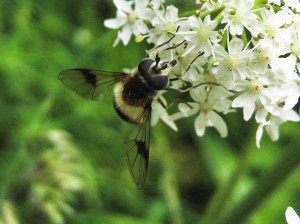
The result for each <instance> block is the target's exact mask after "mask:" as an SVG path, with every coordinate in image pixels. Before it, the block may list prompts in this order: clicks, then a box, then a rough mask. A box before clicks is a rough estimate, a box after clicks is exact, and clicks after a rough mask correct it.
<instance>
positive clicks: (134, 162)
mask: <svg viewBox="0 0 300 224" xmlns="http://www.w3.org/2000/svg"><path fill="white" fill-rule="evenodd" d="M176 64H177V60H175V59H174V60H171V61H161V59H160V57H159V56H158V54H157V55H156V57H155V60H153V59H151V58H145V59H143V60H142V61H140V63H139V64H138V66H137V68H136V69H134V70H133V71H132V72H129V73H125V72H106V71H99V70H93V69H82V68H75V69H68V70H64V71H62V72H61V73H60V75H59V79H60V80H61V81H62V82H63V84H64V85H65V86H66V87H67V88H69V89H71V90H73V91H75V92H76V93H77V94H78V95H80V96H82V97H85V98H88V99H91V100H96V101H97V100H99V96H100V95H101V94H102V93H103V92H105V90H107V89H108V88H110V87H113V86H114V97H113V105H114V108H115V110H116V112H117V113H118V114H119V116H120V117H121V118H122V119H124V120H125V121H127V122H129V123H133V124H135V127H134V128H133V129H132V131H131V132H130V133H129V135H128V136H127V138H126V140H125V143H126V145H127V147H128V151H127V153H126V155H127V163H128V166H129V170H130V173H131V176H132V179H133V180H134V182H135V183H136V185H137V188H138V189H141V188H143V186H144V184H145V181H146V176H147V171H148V163H149V142H150V120H151V110H152V102H153V100H155V99H157V100H158V102H159V103H160V104H161V105H162V106H163V107H164V108H165V109H166V108H167V106H166V105H164V103H163V102H162V100H161V99H160V98H159V97H157V95H158V93H159V91H161V90H171V91H178V92H187V91H189V90H190V89H191V88H195V87H197V86H200V85H202V84H205V83H201V84H198V85H195V86H192V87H189V88H187V89H174V88H171V87H169V84H170V82H172V81H175V80H178V79H179V78H172V79H170V78H169V77H168V74H169V73H170V70H171V68H172V67H173V66H175V65H176Z"/></svg>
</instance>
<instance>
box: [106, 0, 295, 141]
mask: <svg viewBox="0 0 300 224" xmlns="http://www.w3.org/2000/svg"><path fill="white" fill-rule="evenodd" d="M114 4H115V5H116V7H117V16H116V18H113V19H108V20H106V21H105V22H104V24H105V26H106V27H108V28H112V29H117V30H118V37H117V39H116V41H115V45H116V44H117V43H118V42H119V41H122V42H123V44H125V45H126V44H128V42H129V40H130V38H131V36H132V35H134V36H135V39H136V41H137V42H139V41H143V40H146V41H147V42H149V43H151V44H153V45H154V46H158V45H160V44H162V45H163V43H165V42H168V43H167V44H165V45H163V46H161V47H160V48H158V49H157V51H158V52H160V56H161V58H162V59H164V60H168V61H170V60H174V59H175V60H177V62H178V63H177V65H176V66H174V68H173V71H172V73H173V74H175V75H176V76H177V77H178V78H179V79H180V80H181V81H180V83H172V84H173V85H175V86H180V88H185V85H187V84H189V85H199V84H200V83H207V85H199V87H198V88H194V89H192V90H191V91H190V95H191V98H192V99H193V101H194V102H189V104H179V106H178V108H179V112H178V113H176V114H173V115H172V116H170V118H169V119H166V116H164V118H165V119H164V120H165V121H168V122H169V124H170V125H171V126H172V127H174V123H173V122H174V120H176V119H179V118H182V117H187V116H191V115H194V114H197V117H196V119H195V129H196V133H197V134H198V135H199V136H202V135H203V134H204V133H205V128H206V127H208V126H213V127H215V128H216V129H217V131H218V132H219V133H220V135H221V136H222V137H225V136H226V135H227V126H226V123H225V122H224V120H223V118H222V116H223V115H225V114H226V113H229V112H232V111H235V108H241V109H242V110H243V115H244V120H246V121H248V120H249V119H250V118H251V117H254V118H255V120H256V122H257V123H258V129H257V133H256V144H257V146H258V147H259V145H260V140H261V137H262V134H263V131H264V130H265V131H266V132H267V134H268V135H269V136H270V137H271V139H272V140H277V139H278V137H279V126H280V124H282V123H284V122H286V121H295V122H297V121H300V116H299V112H298V111H296V110H297V109H296V107H297V106H298V105H297V104H298V99H299V96H300V75H299V73H300V62H299V56H300V3H299V2H298V1H293V0H283V1H279V0H278V1H277V0H269V1H268V3H267V4H266V1H262V0H217V1H216V0H197V1H196V4H195V9H194V10H193V11H192V12H190V13H184V14H183V15H185V16H184V17H180V16H179V13H178V9H177V8H176V7H175V6H172V5H169V6H167V7H165V6H164V2H163V1H162V0H129V1H125V0H114ZM166 49H168V50H166ZM154 52H155V51H154ZM150 56H151V55H150ZM213 83H215V84H213ZM189 105H190V106H189ZM171 118H172V119H171ZM168 122H167V123H168ZM175 127H176V126H175Z"/></svg>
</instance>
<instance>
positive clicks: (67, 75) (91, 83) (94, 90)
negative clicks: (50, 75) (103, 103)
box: [58, 68, 127, 100]
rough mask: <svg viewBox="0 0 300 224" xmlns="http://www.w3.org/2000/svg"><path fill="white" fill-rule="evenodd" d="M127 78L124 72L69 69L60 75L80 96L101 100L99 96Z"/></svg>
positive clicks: (68, 86)
mask: <svg viewBox="0 0 300 224" xmlns="http://www.w3.org/2000/svg"><path fill="white" fill-rule="evenodd" d="M126 76H127V74H126V73H124V72H105V71H99V70H93V69H82V68H78V69H67V70H64V71H62V72H61V73H60V74H59V77H58V78H59V79H60V80H61V81H62V82H63V84H64V85H65V86H66V87H67V88H69V89H71V90H73V91H75V92H76V93H77V94H78V95H80V96H82V97H85V98H88V99H91V100H99V95H100V94H101V93H103V92H105V90H107V89H108V88H109V87H111V86H113V85H114V84H116V83H117V82H120V81H121V80H123V79H124V78H125V77H126Z"/></svg>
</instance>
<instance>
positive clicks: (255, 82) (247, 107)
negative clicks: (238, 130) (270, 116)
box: [232, 78, 265, 121]
mask: <svg viewBox="0 0 300 224" xmlns="http://www.w3.org/2000/svg"><path fill="white" fill-rule="evenodd" d="M243 85H244V87H245V88H246V91H244V92H243V93H242V94H241V95H239V96H238V97H236V98H235V99H234V100H233V102H232V107H234V108H237V107H241V108H243V114H244V120H245V121H248V120H249V119H250V118H251V116H252V114H253V112H254V110H255V109H256V108H257V105H258V104H261V101H262V100H263V99H264V97H265V95H264V87H263V84H262V83H261V81H260V80H259V79H257V78H254V79H252V80H250V81H244V82H243V84H241V85H240V86H243Z"/></svg>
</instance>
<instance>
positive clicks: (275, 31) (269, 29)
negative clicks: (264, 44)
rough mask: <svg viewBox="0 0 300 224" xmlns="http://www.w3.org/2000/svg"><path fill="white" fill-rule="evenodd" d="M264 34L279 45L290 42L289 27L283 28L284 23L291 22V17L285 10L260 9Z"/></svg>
mask: <svg viewBox="0 0 300 224" xmlns="http://www.w3.org/2000/svg"><path fill="white" fill-rule="evenodd" d="M260 14H261V17H262V24H263V25H264V31H263V32H264V34H265V35H266V38H267V39H268V40H269V41H274V42H276V43H278V44H280V45H289V44H290V42H291V29H285V28H283V26H284V25H285V24H290V23H291V22H292V17H291V16H290V15H289V13H288V12H287V11H285V10H280V11H278V12H276V13H275V12H274V10H273V8H271V9H269V10H268V9H265V8H263V9H262V10H261V11H260Z"/></svg>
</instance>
